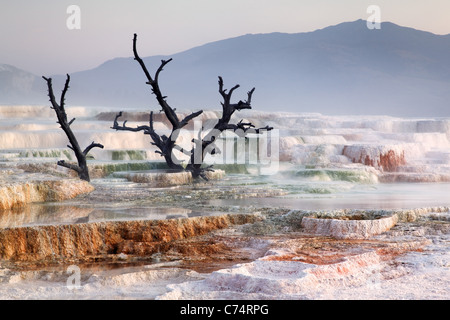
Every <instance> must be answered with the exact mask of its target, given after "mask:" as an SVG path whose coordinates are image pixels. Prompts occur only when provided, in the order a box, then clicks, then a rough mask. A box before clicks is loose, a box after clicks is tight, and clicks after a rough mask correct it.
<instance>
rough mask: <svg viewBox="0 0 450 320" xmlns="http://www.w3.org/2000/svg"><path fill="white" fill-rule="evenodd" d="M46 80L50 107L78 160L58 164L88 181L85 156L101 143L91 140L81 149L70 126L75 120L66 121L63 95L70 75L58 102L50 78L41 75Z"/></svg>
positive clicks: (99, 146)
mask: <svg viewBox="0 0 450 320" xmlns="http://www.w3.org/2000/svg"><path fill="white" fill-rule="evenodd" d="M42 78H43V79H44V80H45V81H46V82H47V88H48V96H49V98H50V103H51V104H52V106H51V108H52V109H53V110H55V113H56V117H57V118H58V121H57V123H58V124H59V125H60V126H61V129H63V131H64V132H65V134H66V136H67V138H68V139H69V142H70V145H68V147H69V148H70V149H71V150H72V151H73V152H74V153H75V156H76V158H77V161H78V165H75V164H71V163H67V162H65V161H64V160H60V161H58V165H59V166H62V167H65V168H69V169H72V170H74V171H76V172H77V173H78V176H79V177H80V179H82V180H86V181H90V178H89V170H88V166H87V162H86V156H87V154H88V153H89V151H91V149H92V148H95V147H97V148H102V149H103V145H101V144H100V143H94V142H92V143H91V144H90V145H89V146H88V147H87V148H86V149H84V151H81V148H80V145H79V143H78V140H77V138H76V137H75V135H74V133H73V132H72V129H71V128H70V126H71V124H72V123H73V122H74V121H75V118H73V119H72V120H70V121H69V122H67V113H66V110H65V97H66V93H67V90H68V89H69V83H70V76H69V75H67V78H66V83H65V84H64V89H63V91H62V93H61V99H60V102H59V104H58V103H57V102H56V98H55V94H54V93H53V85H52V78H46V77H42Z"/></svg>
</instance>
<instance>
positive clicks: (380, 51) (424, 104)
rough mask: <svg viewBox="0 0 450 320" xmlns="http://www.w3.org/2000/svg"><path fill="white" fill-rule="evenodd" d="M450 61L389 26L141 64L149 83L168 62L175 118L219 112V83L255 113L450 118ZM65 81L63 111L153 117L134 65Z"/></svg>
mask: <svg viewBox="0 0 450 320" xmlns="http://www.w3.org/2000/svg"><path fill="white" fill-rule="evenodd" d="M138 50H139V39H138ZM131 52H132V43H131V42H130V53H131ZM449 52H450V34H449V35H436V34H433V33H430V32H427V31H421V30H416V29H413V28H409V27H402V26H398V25H396V24H395V23H391V22H384V23H382V24H381V29H380V30H376V29H375V30H369V29H368V28H367V26H366V21H364V20H357V21H353V22H344V23H340V24H337V25H334V26H328V27H325V28H322V29H318V30H315V31H312V32H302V33H280V32H273V33H259V34H247V35H241V36H237V37H233V38H228V39H223V40H218V41H214V42H209V43H206V44H204V45H201V46H197V47H194V48H190V49H188V50H185V51H182V52H179V53H175V54H172V55H158V56H151V57H144V58H143V60H144V61H145V63H146V64H147V67H148V69H149V70H150V72H151V73H154V72H155V71H156V69H157V68H158V67H159V64H160V60H161V59H168V58H172V59H173V61H172V62H171V63H169V64H168V65H166V67H165V68H164V71H163V72H162V73H161V74H160V84H161V89H162V91H163V93H164V94H165V95H167V96H168V102H169V104H171V105H172V106H173V107H176V108H178V109H220V98H221V97H220V95H219V93H218V86H217V77H218V76H222V77H223V79H224V82H225V86H226V87H227V88H230V87H232V86H234V85H235V84H240V85H241V88H240V89H239V90H236V91H235V93H234V97H235V99H236V100H239V99H245V98H246V92H247V91H248V90H250V89H251V88H252V87H256V91H255V94H254V96H253V108H254V109H256V110H261V111H273V110H280V111H295V112H309V111H314V112H321V113H324V114H386V115H394V116H395V115H407V116H427V115H430V116H431V115H432V116H450V108H449V105H448V101H449V99H450V55H449V54H448V53H449ZM52 77H53V78H54V83H55V86H56V84H58V85H59V86H62V85H63V81H64V79H65V75H54V76H52ZM71 78H72V81H71V88H70V90H69V92H68V94H67V101H68V104H71V105H101V106H109V105H110V106H115V107H117V106H120V107H123V108H131V107H143V106H149V107H151V108H152V109H155V108H157V109H159V108H158V106H157V103H156V101H155V99H154V97H153V96H152V95H151V91H150V90H149V87H148V86H147V85H145V82H146V79H145V76H144V75H143V72H142V70H141V69H140V67H139V65H138V64H137V63H136V61H134V60H133V58H132V57H121V58H113V59H110V60H108V61H105V62H104V63H102V64H101V65H99V66H98V67H96V68H93V69H90V70H85V71H80V72H75V73H72V74H71ZM2 79H3V77H2V76H1V75H0V87H1V85H3V82H2ZM35 81H37V79H35ZM39 81H42V82H43V80H39ZM29 88H31V89H30V92H32V93H33V95H32V96H33V98H34V97H35V96H36V95H39V92H40V94H41V95H42V96H43V97H44V98H46V89H45V84H44V83H41V84H38V83H33V85H32V86H31V87H29ZM55 90H56V89H55ZM0 92H2V91H0ZM16 96H17V94H16ZM3 100H4V99H2V98H1V96H0V103H5V102H4V101H3ZM18 103H21V102H18ZM37 103H42V102H40V101H39V102H37Z"/></svg>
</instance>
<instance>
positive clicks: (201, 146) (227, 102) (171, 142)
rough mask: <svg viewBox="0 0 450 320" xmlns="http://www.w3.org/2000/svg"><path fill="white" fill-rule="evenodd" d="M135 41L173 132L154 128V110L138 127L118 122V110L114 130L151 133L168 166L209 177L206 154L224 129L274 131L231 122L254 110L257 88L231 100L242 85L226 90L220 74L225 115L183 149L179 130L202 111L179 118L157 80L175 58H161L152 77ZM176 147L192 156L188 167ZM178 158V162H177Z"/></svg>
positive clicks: (216, 150) (136, 55)
mask: <svg viewBox="0 0 450 320" xmlns="http://www.w3.org/2000/svg"><path fill="white" fill-rule="evenodd" d="M136 42H137V35H136V34H134V38H133V54H134V59H135V60H136V61H137V62H138V63H139V65H140V66H141V69H142V71H143V72H144V74H145V76H146V78H147V82H146V83H147V84H148V85H150V86H151V88H152V93H153V94H154V95H155V96H156V100H157V101H158V104H159V105H160V106H161V109H162V111H163V112H164V114H165V115H166V117H167V119H168V120H169V122H170V123H171V125H172V132H171V134H170V135H169V136H168V137H167V136H165V135H163V136H160V135H158V134H157V133H156V132H155V130H154V127H153V112H150V119H149V125H143V126H138V127H135V128H133V127H128V126H127V125H126V122H127V121H124V122H123V124H122V125H120V124H119V123H118V119H119V118H120V117H121V116H122V112H119V113H118V114H117V115H116V117H115V119H114V123H113V126H112V127H111V128H112V129H115V130H126V131H134V132H137V131H143V132H144V134H148V135H150V136H151V138H152V140H153V142H152V144H153V145H155V146H156V147H157V148H158V149H159V150H157V151H155V152H157V153H159V154H160V155H161V156H163V157H164V159H165V161H166V163H167V165H168V166H169V168H171V169H177V170H188V171H191V172H192V175H193V176H194V177H202V178H204V179H206V180H207V178H206V175H205V172H206V171H213V169H212V166H208V167H203V166H202V165H203V160H204V159H205V156H206V155H207V154H215V153H218V152H219V150H218V148H217V147H216V146H215V144H214V142H215V141H216V140H217V138H218V136H219V135H220V134H221V133H222V132H223V131H225V130H234V131H236V130H238V129H240V132H243V133H244V134H245V133H248V132H250V131H251V132H254V133H259V132H260V130H263V129H264V130H272V129H273V128H271V127H268V126H267V127H265V128H260V129H255V127H254V126H253V125H252V124H251V123H244V122H242V120H241V121H240V122H239V123H238V124H230V121H231V116H232V115H233V113H234V112H235V111H236V110H237V111H240V110H243V109H251V98H252V94H253V92H254V91H255V88H253V89H252V90H250V91H249V92H248V98H247V100H246V101H245V102H243V101H239V102H238V103H231V96H232V94H233V92H234V90H236V89H237V88H239V85H236V86H234V87H233V88H231V89H230V91H229V92H228V93H227V90H226V89H224V88H223V80H222V78H221V77H219V93H220V94H221V95H222V97H223V102H222V109H223V113H222V117H221V118H220V119H219V121H218V122H217V123H216V125H215V126H214V128H213V130H211V131H209V133H207V134H206V135H205V136H204V137H203V138H202V135H201V132H199V133H198V139H193V140H192V142H193V146H192V149H191V150H186V149H184V148H181V147H180V146H178V145H177V144H176V139H177V137H178V134H179V133H180V129H182V128H183V127H184V126H186V125H187V124H188V123H189V121H191V120H192V119H194V118H196V117H198V116H199V115H201V114H202V113H203V110H200V111H197V112H193V113H191V114H190V115H188V116H186V117H185V118H183V119H182V120H180V119H179V118H178V115H177V114H176V113H175V109H174V108H172V107H171V106H170V105H169V104H168V103H167V101H166V99H167V96H164V95H163V94H162V93H161V89H160V87H159V83H158V79H159V75H160V73H161V71H162V70H163V68H164V67H165V66H166V65H167V64H168V63H169V62H170V61H172V59H169V60H161V65H160V66H159V68H158V69H157V71H156V73H155V75H154V76H153V77H152V76H151V74H150V72H149V71H148V69H147V67H146V65H145V63H144V61H143V60H142V59H141V58H140V57H139V55H138V52H137V48H136ZM174 150H178V151H179V152H181V153H183V154H185V155H187V156H189V157H190V161H189V163H188V164H187V166H186V167H184V166H182V165H181V162H180V161H178V160H177V158H176V157H175V155H174V154H173V151H174ZM174 159H175V161H174Z"/></svg>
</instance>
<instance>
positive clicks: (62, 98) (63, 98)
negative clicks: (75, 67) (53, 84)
mask: <svg viewBox="0 0 450 320" xmlns="http://www.w3.org/2000/svg"><path fill="white" fill-rule="evenodd" d="M66 76H67V78H66V83H65V84H64V89H63V91H62V94H61V101H60V103H59V107H60V108H61V109H62V110H64V104H65V97H66V93H67V90H68V89H69V82H70V76H69V74H67V75H66Z"/></svg>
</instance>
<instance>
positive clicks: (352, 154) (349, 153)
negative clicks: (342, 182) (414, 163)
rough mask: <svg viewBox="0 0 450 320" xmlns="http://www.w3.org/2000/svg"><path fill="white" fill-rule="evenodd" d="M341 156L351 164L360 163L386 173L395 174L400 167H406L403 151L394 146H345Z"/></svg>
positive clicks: (399, 147)
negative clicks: (346, 158)
mask: <svg viewBox="0 0 450 320" xmlns="http://www.w3.org/2000/svg"><path fill="white" fill-rule="evenodd" d="M342 154H343V155H344V156H346V157H348V158H349V159H350V160H351V161H352V162H353V163H362V164H364V165H366V166H371V167H374V168H376V169H379V170H382V171H386V172H395V171H397V170H398V168H399V167H400V166H404V165H406V158H405V151H404V150H403V148H402V147H401V146H396V145H392V146H389V145H352V146H345V147H344V149H343V151H342Z"/></svg>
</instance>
